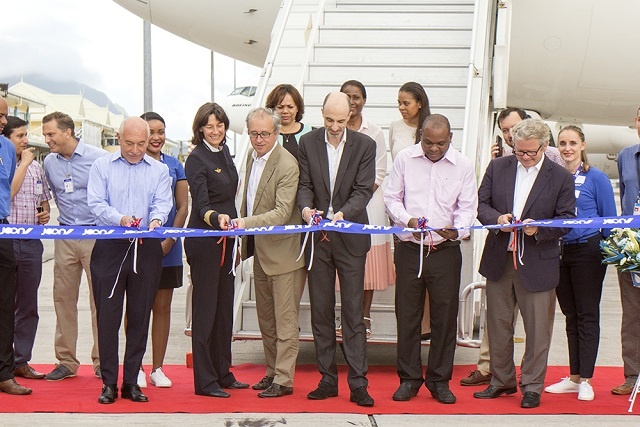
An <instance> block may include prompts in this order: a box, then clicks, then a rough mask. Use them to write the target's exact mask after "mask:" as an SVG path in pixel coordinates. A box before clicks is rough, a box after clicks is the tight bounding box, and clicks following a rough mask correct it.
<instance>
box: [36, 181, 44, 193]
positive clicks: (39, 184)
mask: <svg viewBox="0 0 640 427" xmlns="http://www.w3.org/2000/svg"><path fill="white" fill-rule="evenodd" d="M42 193H44V188H43V187H42V181H40V180H38V181H36V194H37V195H41V194H42Z"/></svg>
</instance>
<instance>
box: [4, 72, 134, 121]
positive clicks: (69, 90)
mask: <svg viewBox="0 0 640 427" xmlns="http://www.w3.org/2000/svg"><path fill="white" fill-rule="evenodd" d="M20 81H25V82H27V83H29V84H32V85H34V86H37V87H39V88H41V89H44V90H46V91H47V92H51V93H55V94H62V95H75V94H80V93H82V94H84V97H85V98H86V99H88V100H89V101H91V102H93V103H94V104H96V105H98V106H100V107H106V106H109V110H110V111H111V112H112V113H115V114H122V115H124V116H125V117H128V116H129V115H128V114H127V112H126V111H125V109H124V108H123V107H121V106H120V105H118V104H116V103H114V102H113V101H111V100H110V99H109V97H108V96H107V95H106V94H105V93H104V92H100V91H99V90H97V89H94V88H92V87H91V86H87V85H85V84H82V83H79V82H75V81H71V80H68V81H58V80H52V79H50V78H48V77H46V76H43V75H42V74H27V75H23V76H9V77H0V82H3V83H9V87H11V86H12V85H14V84H16V83H19V82H20Z"/></svg>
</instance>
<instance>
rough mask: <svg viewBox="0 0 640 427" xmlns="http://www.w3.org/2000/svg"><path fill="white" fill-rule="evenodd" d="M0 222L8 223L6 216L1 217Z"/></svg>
mask: <svg viewBox="0 0 640 427" xmlns="http://www.w3.org/2000/svg"><path fill="white" fill-rule="evenodd" d="M0 224H9V221H8V220H7V218H2V219H0Z"/></svg>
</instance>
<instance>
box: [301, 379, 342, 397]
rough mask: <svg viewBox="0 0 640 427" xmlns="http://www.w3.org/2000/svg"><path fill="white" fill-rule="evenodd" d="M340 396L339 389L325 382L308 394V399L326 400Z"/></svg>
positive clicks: (321, 382)
mask: <svg viewBox="0 0 640 427" xmlns="http://www.w3.org/2000/svg"><path fill="white" fill-rule="evenodd" d="M337 396H338V387H334V386H332V385H330V384H328V383H326V382H324V381H320V383H318V388H317V389H315V390H313V391H312V392H311V393H309V394H307V399H311V400H324V399H327V398H329V397H337Z"/></svg>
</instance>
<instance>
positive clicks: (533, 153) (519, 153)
mask: <svg viewBox="0 0 640 427" xmlns="http://www.w3.org/2000/svg"><path fill="white" fill-rule="evenodd" d="M541 149H542V145H541V146H539V147H538V149H537V150H536V151H523V150H514V152H513V154H515V155H516V156H518V157H523V156H524V155H527V156H529V157H535V156H537V155H538V153H539V152H540V150H541Z"/></svg>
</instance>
